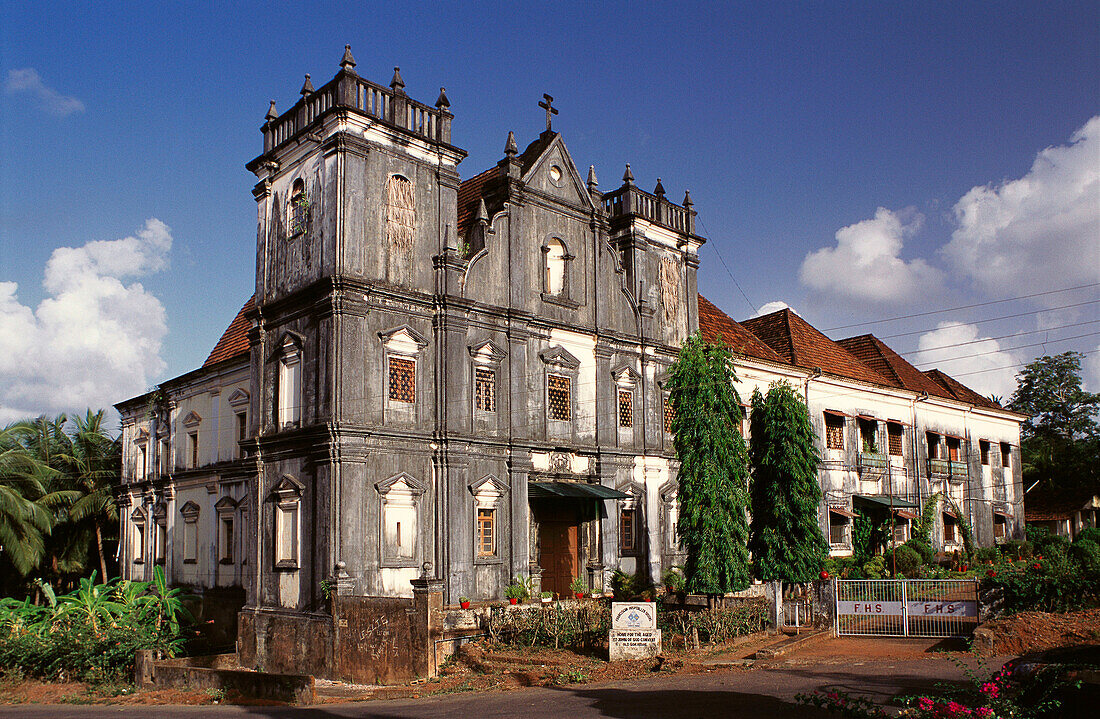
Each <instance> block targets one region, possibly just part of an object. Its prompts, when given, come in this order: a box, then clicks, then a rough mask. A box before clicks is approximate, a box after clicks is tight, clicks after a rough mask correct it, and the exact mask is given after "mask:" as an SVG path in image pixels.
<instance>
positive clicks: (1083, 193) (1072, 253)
mask: <svg viewBox="0 0 1100 719" xmlns="http://www.w3.org/2000/svg"><path fill="white" fill-rule="evenodd" d="M954 212H955V219H956V222H957V223H958V227H957V228H956V230H955V231H954V233H953V234H952V236H951V241H950V242H949V243H948V244H947V245H946V246H945V247H944V248H943V254H944V256H945V257H946V258H947V259H948V260H949V261H950V262H951V264H952V267H953V268H955V269H956V270H957V271H959V272H961V273H963V274H966V275H969V276H970V277H972V278H974V279H975V280H977V281H978V283H979V284H980V285H981V286H982V287H983V288H984V289H986V290H988V291H991V292H995V293H996V294H997V295H999V296H1012V295H1014V294H1026V293H1027V291H1028V290H1032V291H1035V290H1045V289H1056V288H1061V287H1069V286H1073V285H1078V284H1085V283H1089V282H1096V281H1098V280H1100V116H1096V117H1093V118H1092V119H1091V120H1089V121H1088V122H1087V123H1085V125H1084V127H1082V128H1081V129H1079V130H1078V131H1077V132H1075V133H1073V135H1072V136H1071V137H1070V141H1069V144H1068V145H1060V146H1057V147H1048V148H1047V149H1045V150H1043V151H1041V152H1040V153H1039V154H1038V155H1037V156H1036V158H1035V162H1034V163H1033V164H1032V166H1031V169H1030V170H1029V171H1028V172H1027V174H1025V175H1024V176H1023V177H1021V178H1020V179H1018V180H1010V181H1007V182H1003V183H1002V184H1000V185H998V186H993V185H984V186H980V187H974V188H972V189H971V190H970V191H969V192H967V193H966V194H965V195H963V197H962V198H961V199H960V200H959V201H958V202H957V203H956V204H955V207H954Z"/></svg>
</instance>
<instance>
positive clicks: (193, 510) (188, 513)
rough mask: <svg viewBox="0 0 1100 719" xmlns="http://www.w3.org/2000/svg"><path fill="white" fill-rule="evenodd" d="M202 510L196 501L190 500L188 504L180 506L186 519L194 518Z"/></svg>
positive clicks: (181, 512)
mask: <svg viewBox="0 0 1100 719" xmlns="http://www.w3.org/2000/svg"><path fill="white" fill-rule="evenodd" d="M200 511H201V510H200V509H199V505H197V504H195V503H194V502H188V503H187V504H185V505H183V506H182V507H180V514H182V515H183V518H184V519H194V518H196V517H198V516H199V512H200Z"/></svg>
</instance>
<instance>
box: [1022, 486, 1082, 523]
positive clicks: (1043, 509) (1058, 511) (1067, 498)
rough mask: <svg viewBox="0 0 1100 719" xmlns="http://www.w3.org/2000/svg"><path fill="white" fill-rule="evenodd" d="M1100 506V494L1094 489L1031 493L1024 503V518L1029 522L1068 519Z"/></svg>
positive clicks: (1037, 491)
mask: <svg viewBox="0 0 1100 719" xmlns="http://www.w3.org/2000/svg"><path fill="white" fill-rule="evenodd" d="M1098 506H1100V492H1097V490H1096V489H1092V488H1083V489H1069V490H1063V491H1061V492H1050V491H1047V492H1044V491H1041V490H1036V491H1035V492H1033V493H1031V492H1029V493H1028V495H1027V497H1026V499H1025V501H1024V517H1025V518H1026V519H1027V521H1029V522H1042V521H1045V520H1051V519H1067V518H1069V517H1070V516H1072V515H1073V513H1074V512H1076V511H1078V510H1080V509H1087V508H1096V507H1098Z"/></svg>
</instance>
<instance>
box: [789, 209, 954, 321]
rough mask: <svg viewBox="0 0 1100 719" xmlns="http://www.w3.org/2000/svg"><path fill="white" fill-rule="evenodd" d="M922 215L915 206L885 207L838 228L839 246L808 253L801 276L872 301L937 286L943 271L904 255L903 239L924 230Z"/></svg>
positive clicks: (818, 286)
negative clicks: (900, 208) (904, 207)
mask: <svg viewBox="0 0 1100 719" xmlns="http://www.w3.org/2000/svg"><path fill="white" fill-rule="evenodd" d="M922 220H923V218H922V217H921V215H920V214H919V213H917V212H914V211H912V210H903V211H901V212H892V211H891V210H887V209H886V208H884V207H880V208H878V210H877V211H876V212H875V216H874V217H873V218H871V219H869V220H863V221H861V222H857V223H855V224H854V225H848V226H847V227H843V228H841V229H840V230H837V233H836V247H822V248H821V249H819V250H816V251H814V252H811V253H809V254H808V255H806V259H805V260H803V262H802V269H801V270H800V271H799V279H800V280H801V281H802V284H803V285H805V286H807V287H809V288H811V289H814V290H818V291H820V292H824V293H826V294H829V295H833V296H838V297H847V298H852V299H857V300H870V301H873V302H895V303H896V302H903V301H906V300H911V299H916V298H918V297H920V296H922V295H926V294H927V293H929V292H930V291H935V288H937V287H939V286H940V283H941V279H942V273H941V272H940V271H939V270H937V269H935V268H934V267H932V266H930V265H929V264H928V263H927V262H925V261H924V260H922V259H915V260H910V261H908V262H907V261H905V260H903V259H901V257H899V255H900V254H901V248H902V244H903V240H904V238H905V237H909V236H911V235H912V234H913V233H915V232H916V231H917V230H919V229H920V226H921V222H922Z"/></svg>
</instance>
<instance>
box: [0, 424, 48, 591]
mask: <svg viewBox="0 0 1100 719" xmlns="http://www.w3.org/2000/svg"><path fill="white" fill-rule="evenodd" d="M25 435H26V430H25V429H24V428H23V427H21V426H19V425H9V426H7V427H5V428H4V429H2V430H0V547H2V549H0V558H2V559H3V560H4V563H6V564H10V565H11V567H12V568H13V569H14V570H15V572H16V573H17V574H18V575H20V576H26V575H27V574H29V573H30V572H31V571H32V570H33V569H34V568H35V567H37V566H38V564H39V563H40V562H41V561H42V559H43V557H44V556H45V553H46V544H45V536H46V535H47V534H49V532H50V529H51V527H52V526H53V514H52V513H51V512H50V511H49V510H48V509H47V508H46V507H44V506H42V505H41V504H39V503H38V502H37V501H36V500H38V499H40V498H42V497H43V496H45V495H46V494H47V492H46V487H45V485H46V483H47V482H48V481H49V480H50V478H51V476H52V474H53V472H52V470H51V469H50V468H49V467H48V466H47V465H46V464H44V463H42V462H41V461H39V460H38V459H37V458H36V457H35V456H34V455H33V454H31V453H30V452H29V451H27V448H26V447H25V446H24V445H23V440H24V439H25Z"/></svg>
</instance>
